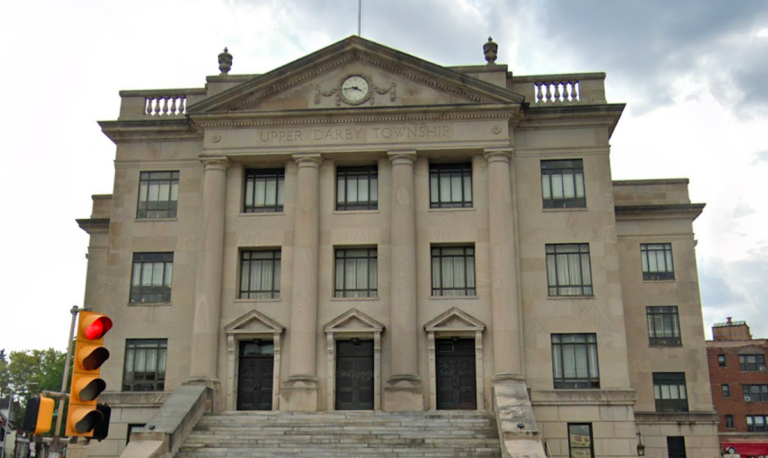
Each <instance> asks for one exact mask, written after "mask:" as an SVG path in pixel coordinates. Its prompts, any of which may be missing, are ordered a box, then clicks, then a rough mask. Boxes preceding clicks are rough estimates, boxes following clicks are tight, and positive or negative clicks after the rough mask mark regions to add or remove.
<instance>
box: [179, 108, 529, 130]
mask: <svg viewBox="0 0 768 458" xmlns="http://www.w3.org/2000/svg"><path fill="white" fill-rule="evenodd" d="M519 116H520V112H519V106H517V105H512V104H498V103H494V104H487V105H465V104H455V105H427V106H410V107H358V108H326V109H309V110H280V111H258V112H248V113H245V112H241V113H236V112H235V113H232V112H229V113H210V114H198V115H191V116H190V117H191V119H192V122H193V123H194V125H195V127H197V128H202V129H212V128H213V129H216V128H232V127H234V128H240V127H245V128H249V127H279V126H299V125H318V124H328V125H333V124H373V123H397V122H424V121H453V120H477V119H481V120H482V119H507V120H512V121H516V120H517V119H518V118H519Z"/></svg>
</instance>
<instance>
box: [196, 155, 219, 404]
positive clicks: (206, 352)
mask: <svg viewBox="0 0 768 458" xmlns="http://www.w3.org/2000/svg"><path fill="white" fill-rule="evenodd" d="M201 162H202V163H203V199H202V206H201V211H200V226H199V229H198V240H199V242H200V246H199V248H198V254H197V283H196V286H195V317H194V324H193V328H192V364H191V367H190V375H191V377H190V380H189V383H195V384H204V385H206V386H209V387H211V388H212V389H214V393H216V394H218V393H217V392H218V390H219V380H218V377H217V375H218V354H219V328H220V312H221V272H222V264H223V259H224V209H225V200H226V195H225V194H226V182H227V167H229V160H228V159H227V158H226V157H210V158H204V159H201ZM214 399H218V395H214ZM214 403H215V402H214Z"/></svg>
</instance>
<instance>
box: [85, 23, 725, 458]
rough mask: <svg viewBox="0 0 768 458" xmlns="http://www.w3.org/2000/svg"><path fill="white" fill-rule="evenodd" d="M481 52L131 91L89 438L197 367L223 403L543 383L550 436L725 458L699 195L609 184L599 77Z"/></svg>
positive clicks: (115, 134) (607, 447) (139, 420)
mask: <svg viewBox="0 0 768 458" xmlns="http://www.w3.org/2000/svg"><path fill="white" fill-rule="evenodd" d="M484 50H485V51H486V60H487V62H488V64H486V65H470V66H461V67H442V66H439V65H435V64H432V63H429V62H426V61H424V60H421V59H419V58H416V57H413V56H410V55H407V54H405V53H402V52H400V51H396V50H393V49H391V48H387V47H385V46H382V45H379V44H376V43H373V42H371V41H368V40H365V39H362V38H359V37H350V38H348V39H345V40H343V41H341V42H338V43H336V44H334V45H331V46H329V47H327V48H324V49H322V50H320V51H317V52H315V53H313V54H310V55H308V56H306V57H304V58H301V59H299V60H297V61H294V62H292V63H289V64H287V65H285V66H283V67H280V68H278V69H276V70H274V71H271V72H269V73H266V74H263V75H230V74H229V73H228V72H229V67H230V65H231V61H232V57H231V55H229V54H228V53H227V52H226V50H225V53H222V55H220V57H219V61H220V63H221V67H220V69H221V70H222V73H221V75H218V76H212V77H208V78H207V84H206V86H205V88H200V89H177V90H141V91H123V92H121V94H120V95H121V97H122V106H121V110H120V115H119V117H118V119H117V120H115V121H106V122H101V123H100V124H101V127H102V129H103V131H104V133H105V134H106V135H107V136H109V138H110V139H112V140H113V141H114V142H115V144H116V145H117V152H116V157H115V183H114V190H113V193H112V194H111V195H98V196H94V207H93V213H92V215H91V217H90V218H88V219H84V220H78V221H79V223H80V225H81V227H82V228H83V229H84V230H86V231H87V232H88V233H89V234H91V241H90V246H89V251H88V259H89V264H88V278H87V286H86V298H85V305H86V306H90V307H93V308H94V309H95V310H97V311H103V312H106V313H108V314H110V315H111V316H113V317H115V327H114V329H113V330H112V331H111V332H110V334H108V336H107V338H106V345H107V346H108V347H109V349H110V352H111V355H112V360H113V361H110V363H109V364H107V365H105V366H104V368H103V370H102V374H103V375H104V377H105V380H106V381H107V386H108V389H109V390H110V392H109V393H108V394H107V396H106V398H107V399H108V400H109V402H110V403H111V405H112V407H113V416H112V428H111V433H110V439H109V440H107V441H104V442H102V443H101V444H98V445H90V446H89V448H88V453H89V454H90V455H91V456H117V455H119V454H120V453H121V452H122V450H123V448H124V447H125V443H126V441H127V439H128V432H129V431H130V430H131V429H134V428H140V427H141V426H142V425H143V424H144V423H146V422H147V420H148V419H149V418H150V417H151V416H152V415H153V414H154V412H156V411H157V409H158V408H159V407H160V406H161V405H162V403H163V402H164V401H165V399H166V398H167V396H168V394H169V393H171V392H173V391H174V390H175V389H176V388H178V387H180V386H182V384H187V383H191V384H203V385H205V386H208V387H209V388H211V390H213V392H214V393H215V396H214V401H213V406H212V409H213V410H216V411H235V410H276V411H333V410H356V409H360V410H371V411H378V410H383V411H403V410H416V411H422V410H443V409H447V410H461V409H466V410H481V411H488V412H494V411H495V412H496V413H497V414H498V413H499V411H501V410H503V409H502V408H501V407H500V406H503V405H505V404H504V402H506V401H505V400H504V399H503V398H504V396H505V395H504V393H511V392H513V391H514V392H518V393H519V392H522V393H526V392H527V393H528V396H522V397H520V396H518V397H517V400H516V402H519V404H520V405H519V406H518V407H519V409H518V411H519V412H522V413H520V415H521V416H522V417H525V418H527V419H530V420H531V422H532V423H531V425H532V427H535V429H536V431H537V432H538V438H540V439H541V441H542V443H544V444H546V448H547V450H548V453H549V455H550V456H553V457H565V456H595V457H619V456H636V455H637V453H638V448H640V449H644V450H645V454H646V456H654V457H665V458H666V457H670V458H673V457H680V456H697V457H699V458H703V457H716V456H719V453H718V442H717V432H716V430H717V415H716V414H715V412H714V409H713V406H712V397H711V393H710V386H709V382H708V380H709V376H708V372H707V370H708V368H707V363H706V351H705V347H704V335H703V324H702V317H701V302H700V298H699V289H698V275H697V270H696V260H695V240H694V235H693V229H692V222H693V220H694V219H695V218H696V217H697V216H698V215H699V214H700V213H701V211H702V209H703V205H702V204H692V203H691V202H690V199H689V197H688V189H687V184H688V181H687V180H685V179H674V180H673V179H670V180H640V181H613V180H612V178H611V168H610V155H609V153H610V144H609V140H610V137H611V134H612V133H613V131H614V129H615V127H616V125H617V123H618V121H619V118H620V116H621V113H622V111H623V109H624V105H623V104H614V103H608V102H607V101H606V98H605V88H604V79H605V74H602V73H583V74H568V75H534V76H518V75H513V74H512V72H510V71H509V69H508V68H507V66H506V65H500V64H496V63H495V51H496V45H495V43H492V42H490V41H489V43H487V44H486V46H485V47H484ZM515 390H517V391H515ZM520 390H522V391H520ZM522 417H521V418H522ZM534 419H535V421H534ZM534 423H535V425H534ZM518 424H521V425H522V424H523V423H518ZM525 424H528V423H525Z"/></svg>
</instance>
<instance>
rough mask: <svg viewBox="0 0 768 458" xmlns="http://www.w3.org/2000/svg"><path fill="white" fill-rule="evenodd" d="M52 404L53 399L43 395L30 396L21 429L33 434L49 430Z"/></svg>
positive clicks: (51, 418)
mask: <svg viewBox="0 0 768 458" xmlns="http://www.w3.org/2000/svg"><path fill="white" fill-rule="evenodd" d="M53 404H54V403H53V399H51V398H46V397H45V396H43V395H39V396H34V397H32V398H30V399H29V400H28V401H27V412H26V414H25V415H24V424H23V425H22V428H21V429H22V430H23V431H24V432H25V433H30V434H32V435H33V436H37V435H40V434H45V433H47V432H48V431H50V430H51V423H52V422H53Z"/></svg>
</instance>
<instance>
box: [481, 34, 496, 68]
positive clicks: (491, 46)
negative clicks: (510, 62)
mask: <svg viewBox="0 0 768 458" xmlns="http://www.w3.org/2000/svg"><path fill="white" fill-rule="evenodd" d="M498 51H499V45H498V44H496V43H495V42H494V41H493V38H492V37H488V41H487V42H486V43H485V44H484V45H483V52H484V53H485V60H486V61H487V62H488V65H493V64H495V63H496V57H497V56H498Z"/></svg>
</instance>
